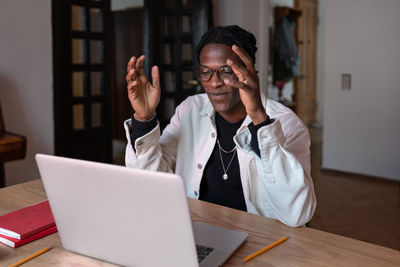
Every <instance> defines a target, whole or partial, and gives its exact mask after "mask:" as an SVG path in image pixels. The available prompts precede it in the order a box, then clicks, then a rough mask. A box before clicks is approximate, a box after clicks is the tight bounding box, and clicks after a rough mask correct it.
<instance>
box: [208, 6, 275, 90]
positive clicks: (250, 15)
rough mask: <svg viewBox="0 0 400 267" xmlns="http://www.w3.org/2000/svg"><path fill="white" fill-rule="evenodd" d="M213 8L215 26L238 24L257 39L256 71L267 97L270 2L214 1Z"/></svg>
mask: <svg viewBox="0 0 400 267" xmlns="http://www.w3.org/2000/svg"><path fill="white" fill-rule="evenodd" d="M250 2H251V3H250ZM213 6H214V24H215V26H220V25H221V26H226V25H233V24H237V25H239V26H240V27H242V28H244V29H246V30H248V31H249V32H251V33H253V34H254V36H255V37H256V39H257V48H258V50H257V53H256V69H257V70H258V71H259V72H258V75H259V78H260V87H261V90H262V92H264V93H265V94H266V95H267V94H268V92H267V91H268V47H269V44H268V18H269V1H266V0H251V1H245V0H214V1H213Z"/></svg>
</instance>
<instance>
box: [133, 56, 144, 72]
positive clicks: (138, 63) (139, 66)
mask: <svg viewBox="0 0 400 267" xmlns="http://www.w3.org/2000/svg"><path fill="white" fill-rule="evenodd" d="M145 58H146V56H145V55H141V56H140V57H139V58H138V59H137V60H136V64H135V68H136V69H137V70H139V69H143V68H144V60H145Z"/></svg>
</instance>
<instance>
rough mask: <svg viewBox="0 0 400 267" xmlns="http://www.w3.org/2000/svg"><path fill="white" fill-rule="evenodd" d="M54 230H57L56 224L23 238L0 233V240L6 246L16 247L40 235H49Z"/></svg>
mask: <svg viewBox="0 0 400 267" xmlns="http://www.w3.org/2000/svg"><path fill="white" fill-rule="evenodd" d="M55 232H57V226H55V225H54V226H52V227H50V228H47V229H45V230H43V231H41V232H38V233H36V234H33V235H31V236H28V237H27V238H24V239H16V238H12V237H9V236H6V235H2V234H0V242H1V243H4V244H6V245H7V246H10V247H13V248H16V247H19V246H22V245H24V244H26V243H29V242H31V241H34V240H36V239H39V238H41V237H44V236H46V235H49V234H52V233H55Z"/></svg>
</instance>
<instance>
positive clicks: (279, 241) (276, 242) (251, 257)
mask: <svg viewBox="0 0 400 267" xmlns="http://www.w3.org/2000/svg"><path fill="white" fill-rule="evenodd" d="M286 240H287V237H286V236H285V237H282V238H281V239H279V240H277V241H275V242H274V243H272V244H270V245H268V246H266V247H265V248H262V249H260V250H258V251H256V252H254V253H252V254H250V255H249V256H247V257H246V258H244V259H243V261H244V262H248V261H249V260H251V259H253V258H255V257H257V256H258V255H260V254H261V253H264V252H265V251H267V250H270V249H271V248H273V247H276V246H277V245H279V244H280V243H282V242H284V241H286Z"/></svg>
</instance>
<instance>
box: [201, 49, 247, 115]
mask: <svg viewBox="0 0 400 267" xmlns="http://www.w3.org/2000/svg"><path fill="white" fill-rule="evenodd" d="M228 58H230V59H232V60H234V61H238V62H240V59H239V57H238V56H237V55H236V54H235V53H234V52H233V51H232V48H231V47H229V46H227V45H224V44H208V45H206V46H204V47H203V49H202V50H201V52H200V65H201V66H203V67H207V68H209V69H213V70H214V69H218V68H221V67H223V66H227V63H226V60H227V59H228ZM217 72H218V71H216V72H214V73H213V74H212V76H211V78H210V80H209V81H202V82H201V84H202V85H203V88H204V90H205V91H206V93H207V95H208V98H209V99H210V102H211V104H212V105H213V107H214V109H215V111H217V112H218V113H220V114H221V115H222V114H224V113H225V114H228V113H229V112H231V111H234V110H236V109H238V108H241V107H243V104H242V102H241V99H240V95H239V89H238V88H234V87H231V86H229V85H226V84H225V83H224V81H223V79H224V78H223V77H220V76H222V75H220V73H217ZM232 79H236V77H235V76H234V75H233V77H232Z"/></svg>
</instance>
